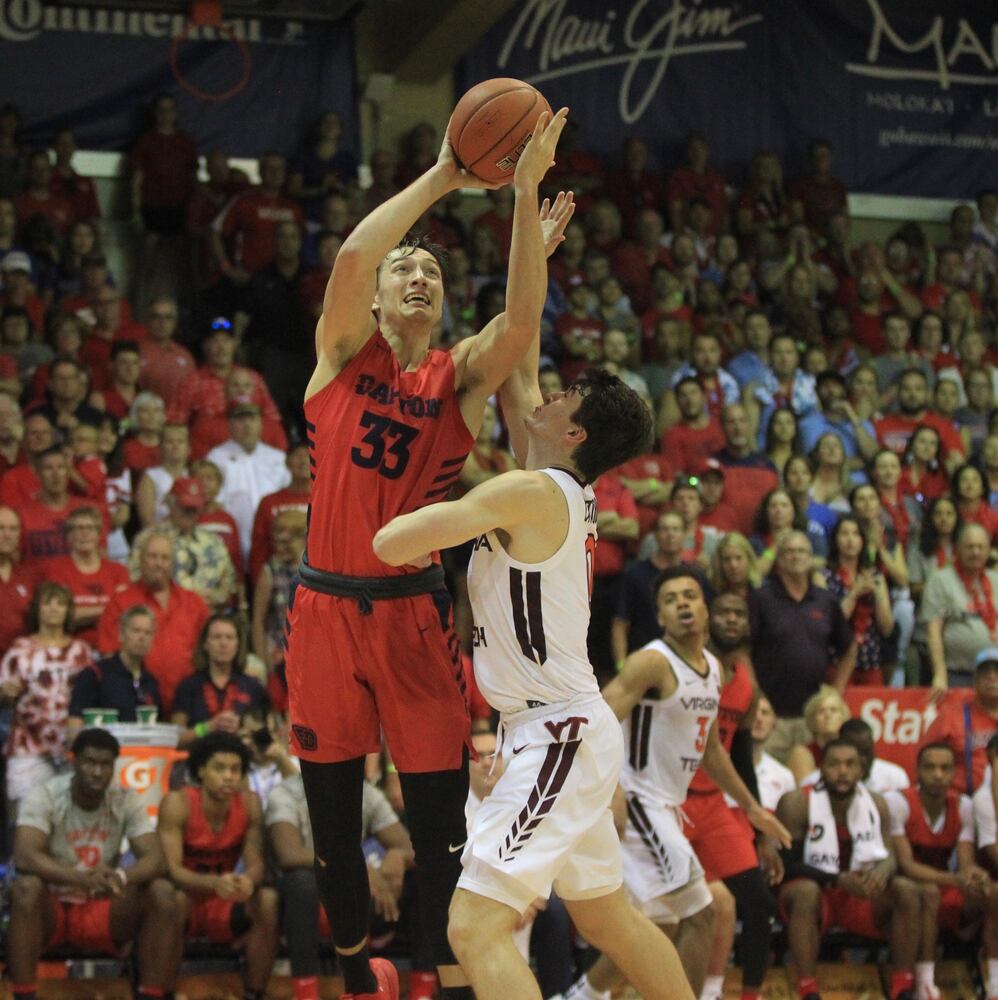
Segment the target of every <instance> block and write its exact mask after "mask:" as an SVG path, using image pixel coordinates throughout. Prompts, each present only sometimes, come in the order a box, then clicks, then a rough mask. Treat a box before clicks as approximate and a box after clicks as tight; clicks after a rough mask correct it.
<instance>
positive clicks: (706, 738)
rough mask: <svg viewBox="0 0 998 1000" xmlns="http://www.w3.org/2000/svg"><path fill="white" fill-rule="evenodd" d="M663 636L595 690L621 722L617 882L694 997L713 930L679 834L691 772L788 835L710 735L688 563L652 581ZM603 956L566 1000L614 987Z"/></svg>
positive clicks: (712, 703) (708, 671) (714, 681)
mask: <svg viewBox="0 0 998 1000" xmlns="http://www.w3.org/2000/svg"><path fill="white" fill-rule="evenodd" d="M655 601H656V606H657V608H658V620H659V624H660V625H661V626H662V629H663V637H662V638H661V639H655V640H653V641H652V642H650V643H649V644H648V645H647V646H645V647H644V648H643V649H639V650H637V651H636V652H634V653H632V654H631V655H630V656H629V657H628V658H627V659H626V660H625V661H624V665H623V667H622V669H621V671H620V673H619V674H618V675H617V677H615V678H614V679H613V680H612V681H611V682H610V683H609V684H608V685H607V686H606V687H605V688H604V689H603V696H604V698H605V699H606V701H607V703H608V704H609V705H610V707H611V708H612V709H613V711H614V713H615V714H616V716H617V718H618V719H621V720H622V721H623V729H624V739H625V743H626V745H627V747H628V757H627V761H626V763H625V765H624V770H623V773H622V775H621V784H622V785H623V787H624V791H625V792H626V793H627V814H628V821H629V822H628V827H627V831H626V833H625V835H624V843H623V854H624V881H625V884H626V886H627V888H628V890H629V891H630V893H631V895H632V897H633V898H634V899H635V901H636V903H637V905H638V907H639V909H640V910H641V911H642V912H643V913H644V914H646V915H647V916H648V917H649V918H651V919H652V920H653V921H654V922H655V923H657V924H658V925H659V926H660V927H661V928H662V930H663V931H665V933H666V934H669V935H670V936H673V938H674V940H675V942H676V948H677V950H678V952H679V956H680V958H681V960H682V963H683V968H684V969H685V970H686V975H687V977H688V978H689V981H690V985H691V986H692V987H693V990H694V992H696V993H697V994H699V992H700V990H701V988H702V987H703V979H704V976H705V975H706V969H707V961H708V959H709V957H710V950H711V940H712V934H713V920H714V917H713V910H712V907H711V895H710V890H709V889H708V888H707V883H706V881H705V879H704V873H703V868H702V867H701V866H700V862H699V861H698V860H697V857H696V855H695V854H694V852H693V849H692V848H691V847H690V844H689V841H687V839H686V837H685V836H684V835H683V824H682V821H681V819H680V817H679V809H680V807H681V806H682V804H683V802H685V801H686V791H687V789H688V788H689V784H690V782H691V781H692V780H693V775H694V774H695V773H696V771H697V768H698V767H700V766H701V764H702V765H703V769H704V771H705V772H706V773H707V775H708V777H710V778H711V779H713V781H714V782H715V783H716V784H717V785H718V787H719V788H720V789H721V790H722V791H724V792H726V793H727V794H728V795H730V796H731V797H732V798H733V799H734V800H735V802H736V803H737V804H738V805H739V806H741V807H742V808H743V809H744V810H745V813H746V815H747V817H748V820H749V822H750V823H751V824H752V825H753V826H754V827H755V828H756V829H757V830H759V831H761V832H762V833H765V834H768V835H770V836H773V837H776V838H777V839H778V840H780V841H781V842H782V843H783V844H784V846H787V847H788V846H789V845H790V835H789V833H788V832H787V830H786V829H785V828H784V827H783V824H782V823H780V822H779V821H778V820H777V819H776V818H775V817H774V816H773V815H772V814H770V813H768V812H767V811H766V810H765V809H763V808H762V806H761V805H759V803H758V802H756V800H755V798H754V797H753V796H752V793H751V792H750V791H749V790H748V789H747V788H746V787H745V784H744V782H743V781H742V780H741V778H739V777H738V774H737V772H736V771H735V768H734V765H733V764H732V763H731V760H730V758H729V757H728V755H727V753H726V751H725V750H724V747H723V746H722V745H721V741H720V739H719V737H718V734H717V725H716V722H717V707H718V701H719V699H720V688H721V668H720V663H719V662H718V660H717V658H716V657H715V656H714V654H713V653H710V652H708V651H707V649H706V648H705V647H706V644H707V638H708V632H707V624H708V615H707V604H706V601H705V600H704V595H703V590H702V589H701V586H700V581H699V577H697V576H696V575H694V573H693V572H691V570H690V567H689V566H683V565H680V566H673V567H670V568H669V569H666V570H664V571H663V572H662V574H661V575H660V576H659V578H658V580H656V583H655ZM612 957H613V956H612V955H607V954H604V955H602V956H601V957H600V958H599V959H598V960H597V962H596V964H595V965H594V966H593V967H592V968H590V970H589V971H588V973H587V974H586V976H585V977H584V978H583V979H582V980H581V981H580V982H579V983H578V984H577V985H576V987H574V988H573V992H570V993H569V994H568V995H569V996H570V997H573V998H574V997H582V998H587V1000H588V998H591V997H602V996H608V995H609V993H608V991H609V990H611V989H613V988H616V987H618V986H620V985H621V978H622V977H621V975H620V973H619V972H618V970H617V969H615V968H614V965H613V962H612Z"/></svg>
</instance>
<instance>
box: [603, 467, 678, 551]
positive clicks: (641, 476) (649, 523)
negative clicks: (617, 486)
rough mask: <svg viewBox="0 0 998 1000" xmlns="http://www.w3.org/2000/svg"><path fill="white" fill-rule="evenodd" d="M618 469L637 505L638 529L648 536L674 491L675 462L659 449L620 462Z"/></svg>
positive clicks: (643, 536) (618, 473) (642, 536)
mask: <svg viewBox="0 0 998 1000" xmlns="http://www.w3.org/2000/svg"><path fill="white" fill-rule="evenodd" d="M615 472H616V473H617V475H618V476H619V477H620V481H621V482H622V483H623V484H624V486H626V487H627V488H628V489H629V490H630V491H631V495H632V496H633V497H634V502H635V503H636V504H637V505H638V533H639V537H641V538H645V537H646V536H647V534H648V532H649V531H651V530H652V528H653V527H654V525H655V522H656V520H657V519H658V516H659V514H661V513H662V511H663V510H664V509H665V508H666V505H667V504H668V503H669V499H670V497H671V495H672V482H673V471H672V463H671V462H670V461H669V459H668V458H667V457H666V456H665V455H663V454H661V453H660V452H652V451H650V452H646V453H645V454H644V455H638V456H636V457H635V458H632V459H630V460H629V461H627V462H625V463H624V464H623V465H618V466H617V468H616V469H615Z"/></svg>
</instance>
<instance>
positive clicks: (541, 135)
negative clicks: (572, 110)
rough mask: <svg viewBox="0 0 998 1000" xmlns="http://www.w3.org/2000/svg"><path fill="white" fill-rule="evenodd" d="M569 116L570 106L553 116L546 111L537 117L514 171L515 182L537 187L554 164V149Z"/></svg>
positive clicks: (518, 184) (519, 184) (520, 184)
mask: <svg viewBox="0 0 998 1000" xmlns="http://www.w3.org/2000/svg"><path fill="white" fill-rule="evenodd" d="M566 118H568V108H562V109H561V110H560V111H559V112H558V113H557V114H556V115H555V116H554V117H553V118H552V117H550V116H549V115H548V113H547V112H546V111H545V112H543V113H542V114H541V116H540V118H538V119H537V124H536V125H535V126H534V132H533V135H531V137H530V141H529V142H528V143H527V145H526V146H525V147H524V149H523V153H522V154H521V155H520V159H519V161H518V162H517V164H516V170H515V171H514V172H513V183H514V184H516V185H517V186H527V185H530V186H531V187H536V186H537V185H538V184H540V182H541V181H542V180H544V175H545V174H546V173H547V172H548V170H550V169H551V167H553V166H554V151H555V149H556V148H557V147H558V139H559V138H560V137H561V131H562V129H563V128H564V127H565V119H566Z"/></svg>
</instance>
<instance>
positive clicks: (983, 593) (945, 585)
mask: <svg viewBox="0 0 998 1000" xmlns="http://www.w3.org/2000/svg"><path fill="white" fill-rule="evenodd" d="M990 549H991V539H990V536H989V535H988V533H987V532H986V531H985V530H984V528H982V527H981V526H980V525H979V524H965V525H963V527H962V528H961V529H960V533H959V535H957V539H956V560H955V562H954V564H953V565H952V566H944V567H943V568H942V569H939V570H937V571H936V572H935V573H933V575H932V576H931V577H930V578H929V580H928V582H927V583H926V584H925V589H924V590H923V592H922V604H921V608H920V609H919V620H920V621H921V622H922V623H923V624H924V625H925V626H926V645H927V647H928V653H929V665H930V666H931V668H932V687H933V689H934V690H936V691H945V690H946V689H947V687H969V686H970V685H971V684H972V683H973V682H974V680H973V679H974V673H973V672H974V669H975V663H976V660H977V655H978V653H979V652H980V651H981V650H982V649H984V648H985V647H989V646H993V645H994V644H995V643H998V610H996V599H995V594H996V593H998V572H996V571H995V570H992V569H988V568H987V563H988V556H989V553H990Z"/></svg>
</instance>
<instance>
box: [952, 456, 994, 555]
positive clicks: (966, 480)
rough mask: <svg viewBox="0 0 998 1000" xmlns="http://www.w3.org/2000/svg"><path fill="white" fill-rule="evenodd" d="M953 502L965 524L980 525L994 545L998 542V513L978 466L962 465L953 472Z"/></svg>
mask: <svg viewBox="0 0 998 1000" xmlns="http://www.w3.org/2000/svg"><path fill="white" fill-rule="evenodd" d="M951 482H952V489H951V493H952V495H953V500H954V501H955V502H956V509H957V511H959V513H960V520H961V522H962V523H963V524H979V525H980V526H981V527H982V528H983V529H984V530H985V531H986V532H987V533H988V535H989V537H990V538H991V544H992V545H994V544H995V541H996V540H998V511H996V510H995V509H994V507H992V506H991V504H990V503H989V502H988V498H987V496H986V495H985V489H984V477H983V476H982V475H981V470H980V469H978V468H977V466H976V465H970V464H966V465H961V466H960V467H959V468H958V469H956V470H955V471H954V472H953V477H952V480H951Z"/></svg>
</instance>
